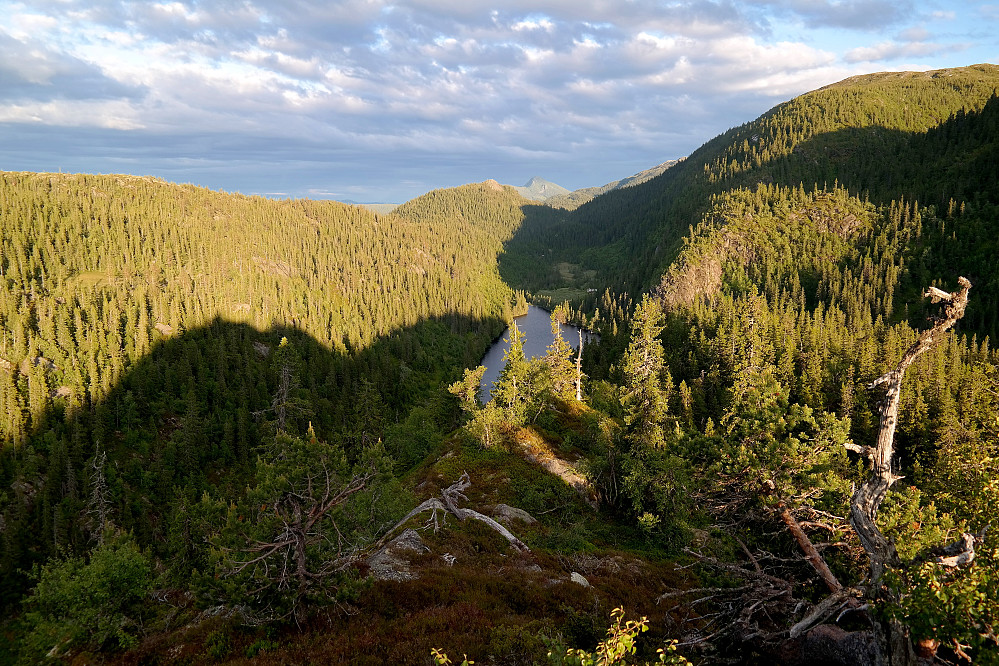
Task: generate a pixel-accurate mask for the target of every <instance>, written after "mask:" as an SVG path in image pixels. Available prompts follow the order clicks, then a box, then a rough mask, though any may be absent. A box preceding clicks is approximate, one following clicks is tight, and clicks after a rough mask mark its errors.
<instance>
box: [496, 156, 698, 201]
mask: <svg viewBox="0 0 999 666" xmlns="http://www.w3.org/2000/svg"><path fill="white" fill-rule="evenodd" d="M678 162H680V160H667V161H666V162H663V163H662V164H658V165H656V166H654V167H652V168H651V169H646V170H644V171H639V172H638V173H636V174H634V175H632V176H628V177H627V178H622V179H621V180H615V181H614V182H612V183H607V184H606V185H603V186H600V187H584V188H582V189H578V190H573V191H570V190H568V189H566V188H564V187H562V186H561V185H557V184H556V183H553V182H551V181H548V180H545V179H544V178H540V177H538V176H535V177H534V178H531V179H530V180H529V181H527V183H526V184H525V185H523V186H521V187H518V186H516V185H513V186H511V187H513V189H515V190H516V191H517V192H518V193H519V194H520V196H522V197H524V198H525V199H531V200H532V201H543V202H544V203H546V204H547V205H549V206H553V207H555V208H565V209H567V210H573V209H575V208H579V207H580V206H582V205H583V204H584V203H586V202H587V201H590V200H591V199H593V198H594V197H598V196H600V195H601V194H604V193H605V192H610V191H611V190H617V189H621V188H624V187H631V186H632V185H638V184H639V183H644V182H645V181H647V180H651V179H652V178H655V177H656V176H658V175H660V174H661V173H663V172H664V171H666V169H668V168H670V167H671V166H673V165H674V164H677V163H678Z"/></svg>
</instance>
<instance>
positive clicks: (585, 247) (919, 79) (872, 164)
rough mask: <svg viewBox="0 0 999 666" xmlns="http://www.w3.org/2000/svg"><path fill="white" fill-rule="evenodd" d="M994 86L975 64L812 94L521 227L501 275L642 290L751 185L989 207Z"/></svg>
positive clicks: (543, 283)
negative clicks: (732, 194)
mask: <svg viewBox="0 0 999 666" xmlns="http://www.w3.org/2000/svg"><path fill="white" fill-rule="evenodd" d="M997 87H999V68H997V67H996V66H995V65H975V66H972V67H965V68H960V69H954V70H941V71H938V72H927V73H888V74H875V75H868V76H862V77H855V78H853V79H847V80H846V81H843V82H841V83H837V84H834V85H831V86H827V87H826V88H823V89H821V90H817V91H814V92H811V93H807V94H805V95H802V96H800V97H798V98H795V99H794V100H791V101H789V102H786V103H784V104H781V105H779V106H777V107H775V108H774V109H773V110H771V111H769V112H768V113H766V114H764V115H763V116H761V117H760V118H759V119H757V120H755V121H752V122H749V123H746V124H745V125H742V126H740V127H736V128H733V129H731V130H729V131H728V132H725V133H724V134H721V135H719V136H718V137H716V138H714V139H712V140H711V141H708V142H707V143H705V144H704V145H703V146H702V147H701V148H699V149H698V150H697V151H695V152H694V153H693V154H691V155H690V156H689V157H688V158H686V159H685V160H684V161H683V162H681V163H680V164H677V165H675V166H674V167H672V168H670V169H668V170H667V171H666V172H664V173H663V174H662V175H661V176H659V177H657V178H655V179H653V180H651V181H648V182H646V183H643V184H640V185H637V186H635V187H631V188H628V189H625V190H615V191H612V192H608V193H606V194H604V195H602V196H600V197H597V198H596V199H594V200H593V201H591V202H589V203H587V204H586V205H584V206H582V207H580V208H579V209H577V210H576V211H573V212H571V213H566V214H564V215H559V216H552V215H546V216H544V217H543V218H539V222H538V224H527V225H524V226H523V227H522V229H521V232H520V233H519V234H517V236H516V237H515V238H514V239H513V240H512V241H511V243H510V244H508V246H507V255H508V256H509V257H510V258H511V262H510V268H509V269H508V270H507V269H505V274H508V275H509V276H510V279H520V280H521V281H523V282H524V283H526V284H528V285H529V286H530V287H531V288H533V289H535V290H537V289H543V288H555V287H558V286H563V285H565V281H564V277H565V275H566V271H564V270H563V271H557V270H553V269H552V268H551V267H552V265H553V264H557V263H560V262H562V263H567V264H572V265H575V266H578V269H577V270H575V271H572V272H571V273H572V274H574V275H577V276H578V275H590V276H591V277H590V278H589V279H588V281H587V282H586V284H577V285H575V286H584V287H591V288H592V287H595V288H598V289H599V290H602V289H603V288H605V287H611V288H614V289H617V290H629V291H632V292H637V291H639V290H640V289H642V288H647V287H649V286H651V285H653V284H654V283H655V282H656V281H658V278H659V275H661V274H662V272H663V271H664V270H665V268H666V267H668V266H669V265H670V264H671V263H672V262H673V260H674V259H675V258H676V256H677V254H678V252H679V250H680V248H681V245H682V239H683V237H684V236H686V235H687V234H688V233H689V231H690V229H691V228H692V227H693V226H696V225H697V223H698V222H699V221H700V220H701V217H702V216H703V215H704V214H705V213H706V212H707V210H708V207H709V206H710V203H709V201H710V198H711V196H712V195H716V194H721V193H723V192H725V191H727V190H730V189H734V188H740V187H748V188H753V187H755V186H756V185H757V184H770V183H773V184H779V185H783V186H785V187H797V186H798V185H799V184H801V185H804V187H805V188H806V189H808V190H811V189H812V188H813V186H814V185H816V184H818V185H819V186H820V187H821V186H822V185H823V184H827V185H828V186H830V187H831V186H833V185H834V184H835V183H838V184H839V185H841V186H844V187H847V188H848V189H849V190H850V192H851V193H852V194H854V195H856V196H858V197H860V198H861V199H865V198H866V199H867V200H870V201H872V202H874V203H876V204H882V205H887V204H888V203H889V202H890V201H892V200H900V199H902V198H904V199H905V200H907V201H919V202H920V203H921V204H922V205H933V206H935V207H936V208H937V209H938V210H946V209H947V208H948V207H949V205H950V200H951V199H954V201H955V202H956V205H960V202H962V201H964V202H965V205H966V206H968V205H975V206H977V207H987V206H991V205H994V204H995V202H994V192H995V191H996V188H995V187H994V179H995V175H994V174H995V173H996V171H997V169H996V168H995V164H996V150H997V148H996V145H997V142H996V139H995V132H996V129H995V127H996V120H995V115H996V113H997V112H999V111H997V109H996V108H995V107H996V104H995V103H994V102H993V103H991V104H989V103H988V102H989V100H990V99H992V98H993V97H994V95H995V92H996V90H997ZM976 210H977V208H976ZM983 216H984V217H983ZM990 217H992V215H991V214H990V213H988V212H984V213H982V214H981V215H979V214H977V213H976V214H974V215H973V216H969V217H967V218H966V220H965V224H967V225H969V226H971V227H972V228H973V232H972V233H971V234H969V235H971V237H972V239H983V238H985V237H986V236H988V234H987V233H986V232H987V231H989V230H990V229H992V227H989V226H988V223H987V220H988V219H989V218H990ZM981 224H986V227H985V228H982V229H979V228H977V226H976V225H981ZM993 236H994V234H993ZM959 237H960V238H963V240H962V241H961V242H964V243H968V244H969V246H971V245H974V243H975V240H969V239H968V238H967V237H966V236H964V235H961V234H959ZM553 259H554V261H553ZM529 261H533V262H535V263H534V264H527V263H526V262H529ZM525 265H530V266H531V268H530V269H525V268H523V266H525Z"/></svg>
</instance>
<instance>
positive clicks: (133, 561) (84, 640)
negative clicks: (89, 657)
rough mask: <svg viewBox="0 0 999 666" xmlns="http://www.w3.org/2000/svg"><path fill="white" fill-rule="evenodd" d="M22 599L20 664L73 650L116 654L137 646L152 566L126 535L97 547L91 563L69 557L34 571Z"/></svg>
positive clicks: (150, 584)
mask: <svg viewBox="0 0 999 666" xmlns="http://www.w3.org/2000/svg"><path fill="white" fill-rule="evenodd" d="M36 574H37V576H38V585H37V586H36V587H35V590H34V592H32V594H31V596H30V597H28V599H26V600H25V602H24V604H25V609H26V612H25V615H24V620H25V625H26V627H27V629H28V633H27V635H26V636H25V639H24V642H23V647H22V653H21V659H22V661H24V662H25V663H38V662H39V661H42V660H44V659H46V658H52V657H58V656H60V655H62V654H65V653H67V652H69V651H70V650H73V649H75V648H79V647H86V648H90V649H93V650H100V651H115V650H122V649H127V648H129V647H132V646H134V645H136V644H137V642H138V634H139V632H140V630H141V627H142V622H141V620H142V616H143V614H144V612H145V610H146V609H145V607H144V601H145V600H146V599H148V598H149V593H150V589H151V586H152V580H153V576H152V566H151V565H150V562H149V558H148V557H147V556H146V555H145V554H144V553H143V552H142V551H141V550H139V547H138V546H137V545H136V544H135V542H134V541H133V539H132V537H131V535H129V534H119V535H116V536H114V537H112V538H111V539H110V540H109V541H107V542H105V543H104V544H102V545H100V546H98V547H97V548H96V549H94V551H93V552H92V553H91V554H90V560H89V561H86V560H85V559H84V558H70V559H67V560H63V561H60V562H50V563H49V564H46V565H45V566H43V567H41V569H40V570H36Z"/></svg>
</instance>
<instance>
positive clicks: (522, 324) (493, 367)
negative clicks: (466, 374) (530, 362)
mask: <svg viewBox="0 0 999 666" xmlns="http://www.w3.org/2000/svg"><path fill="white" fill-rule="evenodd" d="M515 321H516V322H517V328H519V329H520V331H521V332H522V333H523V334H524V336H525V337H524V355H525V356H527V358H536V357H539V356H544V355H545V352H546V351H547V350H548V346H549V345H551V343H552V342H553V341H554V340H555V336H553V335H552V324H551V321H552V320H551V314H549V312H548V311H547V310H542V309H541V308H539V307H536V306H534V305H529V306H528V308H527V314H526V315H523V316H522V317H517V318H516V319H515ZM561 328H562V338H563V339H564V340H565V341H566V342H568V343H569V345H570V346H571V347H572V348H573V349H576V348H578V347H579V328H578V327H576V326H570V325H568V324H562V326H561ZM591 339H596V335H593V334H591V333H587V332H586V331H583V342H584V344H585V343H586V342H589V341H590V340H591ZM509 349H510V329H509V328H507V329H506V330H505V331H503V335H502V336H500V338H499V339H498V340H497V341H496V342H494V343H493V345H492V347H490V348H489V350H488V351H486V355H485V356H483V357H482V360H481V361H480V362H479V364H480V365H484V366H486V374H485V375H484V376H483V377H482V385H481V387H480V388H479V400H482V401H483V402H488V401H489V398H490V397H491V396H490V393H491V392H492V389H493V382H494V381H496V380H497V379H498V378H499V373H500V370H502V369H503V355H504V354H506V352H507V351H508V350H509Z"/></svg>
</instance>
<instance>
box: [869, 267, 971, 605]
mask: <svg viewBox="0 0 999 666" xmlns="http://www.w3.org/2000/svg"><path fill="white" fill-rule="evenodd" d="M958 284H960V285H961V289H960V291H957V292H954V293H952V294H948V293H946V292H944V291H941V290H940V289H936V288H930V289H928V290H927V291H926V293H925V294H924V296H929V297H931V298H932V299H933V302H934V303H938V302H943V305H944V313H943V316H942V317H939V316H938V317H933V318H932V320H933V322H934V325H933V327H932V328H930V329H928V330H925V331H923V332H922V334H920V336H919V339H918V340H916V342H914V343H913V344H912V346H911V347H909V349H908V350H906V352H905V354H903V355H902V359H901V360H900V361H899V362H898V365H896V366H895V368H893V369H892V370H889V371H888V372H886V373H885V374H883V375H881V377H879V378H878V379H877V380H875V381H874V383H873V384H871V388H874V387H877V386H882V385H883V386H884V387H885V397H884V401H883V402H882V403H881V410H880V411H881V414H880V421H881V427H880V429H879V431H878V440H877V443H876V444H875V445H874V447H873V448H871V447H857V446H853V447H851V448H852V449H853V450H856V451H858V452H859V453H861V454H863V455H864V456H866V457H867V458H868V459H869V460H870V463H871V476H870V478H868V479H867V481H865V482H864V483H863V484H862V485H861V486H860V487H859V488H857V490H856V491H855V492H854V493H853V498H852V499H851V500H850V523H851V524H852V525H853V529H854V530H856V531H857V536H858V537H860V542H861V543H862V544H863V546H864V549H865V550H866V551H867V554H868V556H869V557H870V561H871V579H870V582H871V588H872V590H874V589H877V588H878V587H879V586H880V584H881V577H882V576H883V575H884V571H885V567H887V566H892V565H897V564H899V559H898V553H897V552H896V551H895V546H894V545H893V544H892V543H891V542H890V541H888V539H887V538H885V535H884V534H882V533H881V530H879V529H878V526H877V523H876V519H877V515H878V508H879V507H880V506H881V502H882V501H883V500H884V498H885V495H886V494H887V493H888V489H889V488H891V486H892V484H894V483H895V482H896V481H898V480H899V479H901V478H902V477H901V476H898V475H897V474H895V473H894V472H892V458H893V457H894V455H895V426H896V425H897V424H898V405H899V401H900V399H901V392H902V377H903V376H904V375H905V371H906V369H907V368H908V367H909V366H910V365H912V362H913V361H915V360H916V358H918V357H919V356H920V355H921V354H923V353H924V352H926V351H928V350H929V349H930V348H931V347H932V346H933V344H934V343H936V342H937V340H938V339H939V336H941V335H942V334H943V333H944V332H945V331H947V330H949V329H950V328H951V327H952V326H953V325H954V324H955V323H957V320H958V319H960V318H961V317H962V316H964V309H965V307H967V305H968V290H969V289H971V282H969V281H968V279H967V278H964V277H961V278H958Z"/></svg>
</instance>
